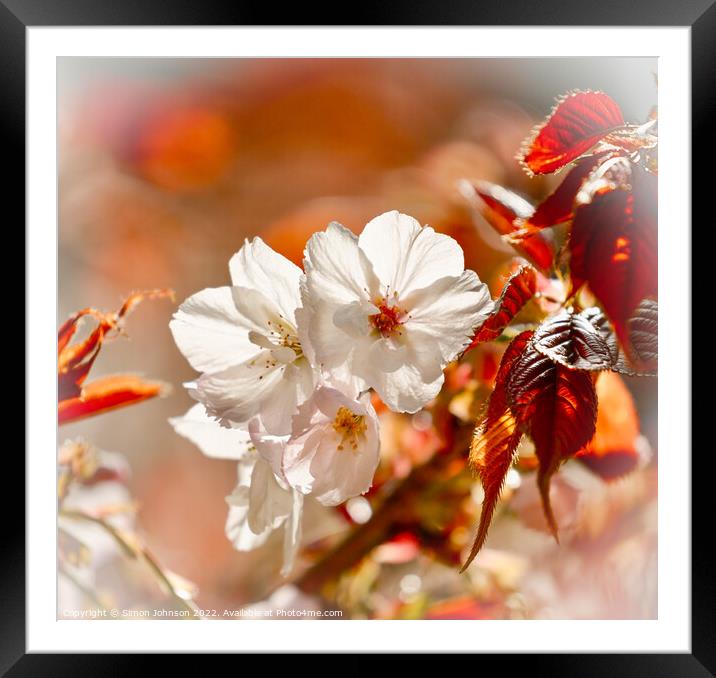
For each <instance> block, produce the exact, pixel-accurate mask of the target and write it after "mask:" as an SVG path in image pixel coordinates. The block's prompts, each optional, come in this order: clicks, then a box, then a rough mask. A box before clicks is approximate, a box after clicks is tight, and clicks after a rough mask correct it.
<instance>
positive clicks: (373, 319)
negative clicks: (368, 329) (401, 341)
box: [368, 297, 404, 337]
mask: <svg viewBox="0 0 716 678" xmlns="http://www.w3.org/2000/svg"><path fill="white" fill-rule="evenodd" d="M375 305H376V306H377V307H378V313H374V314H373V315H369V316H368V320H370V324H371V325H373V327H374V328H375V329H376V330H378V332H380V333H381V334H382V335H383V336H384V337H392V336H393V335H394V334H398V335H400V334H402V331H401V329H400V328H401V326H402V324H403V323H402V320H401V318H402V316H403V313H404V311H403V310H402V309H400V308H398V307H397V306H388V302H387V301H386V299H385V297H384V298H382V299H380V300H379V301H377V302H376V304H375Z"/></svg>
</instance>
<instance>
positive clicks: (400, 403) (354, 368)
mask: <svg viewBox="0 0 716 678" xmlns="http://www.w3.org/2000/svg"><path fill="white" fill-rule="evenodd" d="M305 254H306V257H305V261H304V265H305V270H306V278H305V281H304V284H303V286H302V300H303V305H304V308H305V311H306V316H307V320H308V329H307V334H308V337H309V338H310V341H311V343H312V346H313V350H314V352H315V358H316V360H317V361H318V362H320V364H321V367H322V368H324V369H325V370H328V371H329V372H330V371H333V370H346V369H347V370H348V371H349V372H350V373H352V374H353V375H355V376H356V377H359V378H360V379H362V380H363V381H364V383H365V385H367V386H369V387H372V388H374V389H375V390H376V391H377V392H378V394H379V395H380V397H381V398H382V399H383V401H384V402H385V403H386V404H387V405H388V406H389V407H390V408H391V409H393V410H397V411H401V412H416V411H417V410H419V409H420V408H421V407H423V406H424V405H425V404H426V403H427V402H428V401H430V400H431V399H432V398H434V397H435V396H436V395H437V393H438V392H439V390H440V388H441V386H442V383H443V379H444V376H443V369H444V367H445V366H446V365H447V363H449V362H450V361H451V360H453V359H454V358H456V357H457V355H458V354H459V353H460V352H461V351H462V349H464V348H465V347H466V346H467V345H468V344H469V342H470V340H471V338H472V336H473V334H474V330H475V329H476V328H477V327H479V326H480V325H481V323H482V322H483V321H484V320H485V319H486V318H487V316H488V315H489V314H490V312H491V310H492V300H491V298H490V294H489V290H488V289H487V286H486V285H485V284H484V283H482V282H480V279H479V278H478V277H477V275H476V274H475V273H474V272H473V271H470V270H467V271H466V270H465V263H464V256H463V252H462V249H461V248H460V246H459V245H458V244H457V242H456V241H455V240H453V239H452V238H450V237H449V236H447V235H443V234H439V233H436V232H435V231H434V230H433V229H432V228H430V227H429V226H425V227H421V226H420V224H419V223H418V222H417V221H416V220H415V219H413V218H412V217H409V216H407V215H405V214H400V213H399V212H396V211H393V212H387V213H385V214H382V215H380V216H378V217H376V218H375V219H373V220H372V221H371V222H370V223H368V224H367V225H366V227H365V229H364V230H363V232H362V233H361V235H360V237H359V238H356V236H355V235H353V233H351V232H350V231H349V230H348V229H346V228H344V227H343V226H341V225H340V224H337V223H332V224H330V225H329V226H328V228H327V229H326V231H323V232H320V233H315V234H314V235H313V236H312V237H311V239H310V240H309V241H308V244H307V245H306V252H305Z"/></svg>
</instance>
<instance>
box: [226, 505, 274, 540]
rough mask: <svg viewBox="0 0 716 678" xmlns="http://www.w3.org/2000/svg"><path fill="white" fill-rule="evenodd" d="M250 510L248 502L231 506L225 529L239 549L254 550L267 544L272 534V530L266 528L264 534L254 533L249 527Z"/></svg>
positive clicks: (228, 536)
mask: <svg viewBox="0 0 716 678" xmlns="http://www.w3.org/2000/svg"><path fill="white" fill-rule="evenodd" d="M248 512H249V507H248V504H246V505H243V506H235V505H233V504H232V505H231V506H229V514H228V516H227V517H226V526H225V528H224V531H225V533H226V536H227V538H228V539H229V541H230V542H231V543H232V544H233V545H234V548H235V549H236V550H237V551H253V550H254V549H257V548H258V547H259V546H262V545H263V544H265V543H266V540H267V539H268V538H269V536H270V534H271V530H266V531H265V532H263V533H262V534H254V533H253V532H252V531H251V528H250V527H249V521H248V519H247V516H248Z"/></svg>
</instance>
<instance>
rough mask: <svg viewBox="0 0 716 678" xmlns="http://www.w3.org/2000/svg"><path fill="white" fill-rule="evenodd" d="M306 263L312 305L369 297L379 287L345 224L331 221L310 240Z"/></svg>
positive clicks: (307, 286) (356, 241) (356, 240)
mask: <svg viewBox="0 0 716 678" xmlns="http://www.w3.org/2000/svg"><path fill="white" fill-rule="evenodd" d="M305 255H306V257H305V259H304V267H305V269H306V289H307V291H308V296H309V302H310V305H311V306H313V305H315V304H319V303H323V302H325V301H331V302H333V303H339V304H343V303H351V302H353V301H358V300H361V299H365V300H369V299H371V298H372V297H373V296H375V295H376V294H377V293H378V291H379V284H378V280H377V279H376V277H375V274H374V273H373V269H372V267H371V265H370V263H369V262H368V260H367V259H366V257H365V254H363V252H362V251H361V250H360V249H359V248H358V239H357V238H356V237H355V235H353V233H351V232H350V231H349V230H348V229H347V228H345V226H341V225H340V224H337V223H335V222H334V223H332V224H329V226H328V228H327V229H326V230H325V231H321V232H318V233H314V234H313V235H312V236H311V238H310V239H309V241H308V243H307V244H306V250H305Z"/></svg>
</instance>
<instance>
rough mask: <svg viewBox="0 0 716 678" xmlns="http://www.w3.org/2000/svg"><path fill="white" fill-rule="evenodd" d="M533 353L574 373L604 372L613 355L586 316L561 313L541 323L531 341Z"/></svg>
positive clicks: (566, 311)
mask: <svg viewBox="0 0 716 678" xmlns="http://www.w3.org/2000/svg"><path fill="white" fill-rule="evenodd" d="M532 343H533V345H534V348H535V350H536V351H537V352H539V353H541V354H542V355H544V356H546V357H548V358H549V359H550V360H553V361H554V362H556V363H559V364H560V365H564V366H565V367H568V368H570V369H577V370H604V369H607V368H610V367H611V366H612V364H613V362H614V355H613V353H612V351H611V350H610V347H609V345H608V343H607V340H606V339H605V337H604V335H603V334H602V333H601V332H600V331H599V329H598V328H597V327H595V325H593V324H592V322H590V319H589V315H586V314H584V313H574V312H573V311H572V310H571V309H563V310H562V311H560V312H559V313H558V314H557V315H555V316H553V317H552V318H550V319H549V320H547V321H546V322H544V323H542V325H540V326H539V328H538V329H537V331H536V332H535V336H534V340H533V342H532Z"/></svg>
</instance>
